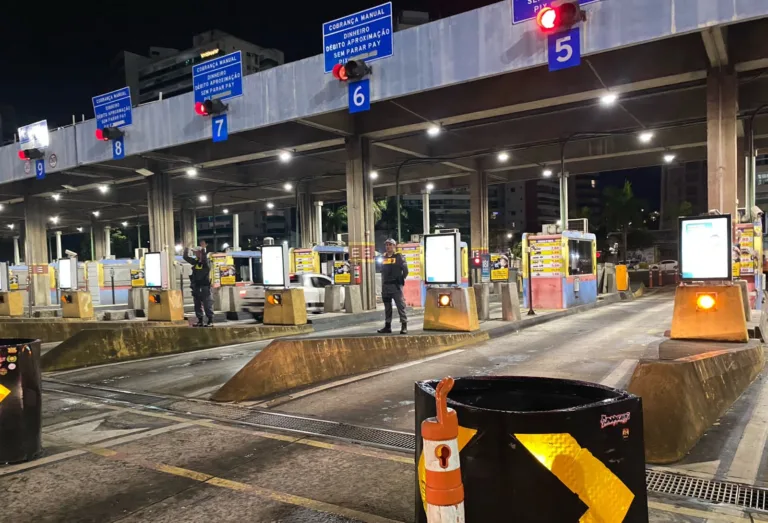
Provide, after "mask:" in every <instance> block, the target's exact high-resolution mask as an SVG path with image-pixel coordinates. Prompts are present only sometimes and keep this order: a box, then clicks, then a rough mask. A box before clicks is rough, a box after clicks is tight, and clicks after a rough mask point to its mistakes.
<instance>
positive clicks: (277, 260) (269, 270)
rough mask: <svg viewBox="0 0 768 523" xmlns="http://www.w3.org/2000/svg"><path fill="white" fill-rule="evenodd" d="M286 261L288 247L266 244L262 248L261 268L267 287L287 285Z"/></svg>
mask: <svg viewBox="0 0 768 523" xmlns="http://www.w3.org/2000/svg"><path fill="white" fill-rule="evenodd" d="M286 261H287V256H286V249H285V248H284V247H283V246H282V245H264V246H263V247H262V248H261V270H262V274H263V276H264V286H265V287H286V286H287V282H286V280H287V277H286V275H287V274H288V267H287V264H286Z"/></svg>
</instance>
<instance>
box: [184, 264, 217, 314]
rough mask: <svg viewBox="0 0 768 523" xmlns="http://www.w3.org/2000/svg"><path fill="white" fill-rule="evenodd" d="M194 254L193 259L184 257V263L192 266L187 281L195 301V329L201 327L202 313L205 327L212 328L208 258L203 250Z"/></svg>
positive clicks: (211, 300)
mask: <svg viewBox="0 0 768 523" xmlns="http://www.w3.org/2000/svg"><path fill="white" fill-rule="evenodd" d="M194 252H195V258H192V257H191V256H188V255H187V254H185V255H184V261H186V262H187V263H189V264H190V265H191V266H192V274H191V275H190V276H189V280H190V282H191V284H192V298H194V301H195V316H197V324H195V327H202V326H203V312H205V316H206V317H207V318H208V322H207V323H206V324H205V326H206V327H213V296H211V266H210V265H209V264H208V257H207V256H206V255H205V251H204V250H203V249H198V250H196V251H194Z"/></svg>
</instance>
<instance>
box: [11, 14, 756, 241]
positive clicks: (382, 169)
mask: <svg viewBox="0 0 768 523" xmlns="http://www.w3.org/2000/svg"><path fill="white" fill-rule="evenodd" d="M511 6H512V2H511V1H505V2H500V3H497V4H494V5H490V6H487V7H484V8H481V9H477V10H474V11H470V12H466V13H463V14H460V15H457V16H454V17H451V18H447V19H442V20H438V21H435V22H432V23H429V24H425V25H422V26H418V27H415V28H411V29H408V30H404V31H400V32H397V33H396V34H394V55H393V56H392V57H389V58H386V59H382V60H378V61H376V62H374V63H372V64H371V66H372V68H373V73H372V75H371V76H370V81H371V97H372V102H373V103H372V105H371V110H370V111H368V112H366V113H360V114H356V115H350V114H349V113H348V94H347V93H348V91H347V86H346V85H345V84H342V83H339V82H338V81H337V80H335V79H334V78H333V77H332V75H330V74H325V73H324V64H323V57H322V55H318V56H314V57H311V58H308V59H305V60H301V61H298V62H294V63H290V64H286V65H283V66H280V67H276V68H274V69H270V70H267V71H263V72H260V73H257V74H252V75H248V76H245V77H244V78H243V96H242V97H239V98H235V99H232V100H229V109H228V113H227V114H228V121H229V123H228V126H229V135H230V136H229V139H228V140H227V141H225V142H220V143H216V144H213V143H211V133H212V129H211V122H210V119H208V118H203V117H201V116H199V115H198V114H196V113H195V110H194V95H193V93H189V94H184V95H180V96H176V97H173V98H169V99H166V100H160V101H157V102H152V103H149V104H145V105H142V106H139V107H136V108H134V110H133V123H132V125H131V126H130V127H128V128H126V129H125V132H126V134H125V150H126V157H125V159H122V160H113V159H112V152H111V149H110V146H109V144H105V142H103V141H98V140H96V139H94V134H95V131H96V121H95V120H87V121H84V122H79V123H77V124H76V125H72V126H68V127H63V128H59V129H56V130H53V131H52V132H51V133H50V145H49V147H48V148H47V149H46V151H45V154H46V158H47V159H48V160H49V161H48V162H47V174H48V176H47V178H46V179H44V180H39V181H35V182H26V180H27V179H29V178H33V177H34V176H35V173H34V171H32V172H28V171H29V169H28V166H26V165H25V162H22V161H19V158H18V156H17V152H18V144H12V145H8V146H6V147H3V148H0V184H3V185H2V187H1V188H0V202H3V203H4V204H5V205H6V206H7V207H8V208H7V209H6V210H5V211H4V217H5V218H7V219H14V218H18V219H23V216H24V212H23V206H22V204H23V201H24V198H25V197H27V196H31V195H47V194H52V193H67V197H66V198H64V199H62V202H59V205H60V212H59V215H60V217H61V221H60V222H59V224H58V227H67V226H70V227H71V226H73V225H76V224H78V223H87V222H89V221H90V220H91V217H90V212H91V211H92V210H95V209H99V210H100V211H101V216H102V220H105V221H108V220H116V219H121V218H131V217H134V216H143V215H146V214H147V198H146V195H147V193H146V183H145V177H147V176H151V175H152V174H156V173H158V172H164V173H170V174H171V175H172V176H174V178H173V198H174V201H175V203H176V204H179V202H184V201H189V202H190V206H191V207H195V206H197V205H198V200H197V199H196V198H195V196H196V195H199V194H201V193H208V194H211V193H213V194H215V201H216V204H217V205H228V206H237V205H242V204H252V205H253V204H255V205H258V204H259V203H263V204H265V203H266V202H267V201H273V202H274V203H275V205H278V206H281V205H282V206H293V205H295V204H296V201H297V196H296V195H295V194H294V193H293V192H289V191H287V190H286V189H285V188H284V187H283V184H284V183H285V182H287V181H290V182H293V183H295V184H296V185H299V184H301V185H302V187H303V188H302V189H301V190H302V191H304V192H306V193H310V194H313V195H315V197H316V198H321V199H323V200H327V201H334V200H343V199H344V198H345V196H346V188H347V187H346V182H345V177H344V174H345V172H346V170H347V169H346V168H347V162H348V160H349V149H348V145H349V138H350V137H353V136H356V137H363V138H364V139H365V140H368V141H369V142H370V144H371V146H372V147H371V153H370V159H369V164H370V165H371V166H372V168H374V169H376V171H377V172H378V174H379V177H378V178H377V180H376V181H375V182H374V183H373V185H374V191H375V193H376V194H378V195H386V194H393V193H394V185H395V179H396V178H399V180H400V182H401V184H403V188H402V191H403V192H408V191H409V184H411V183H414V184H415V183H418V182H422V181H423V180H424V179H430V180H432V181H434V183H435V188H436V189H441V188H449V187H453V186H457V185H466V177H467V176H468V175H469V174H471V173H474V172H476V171H477V170H478V169H479V168H482V169H483V170H485V171H487V172H489V175H490V178H489V183H504V182H508V181H519V180H525V179H533V178H536V177H538V176H540V174H541V171H542V168H546V167H547V166H548V165H552V166H553V168H554V169H557V170H559V163H560V154H561V147H562V144H563V139H564V138H566V137H567V138H568V147H567V154H566V156H567V158H566V163H567V169H568V171H569V172H570V173H571V174H580V173H588V172H596V171H601V170H610V169H619V168H626V167H636V166H643V165H655V164H658V163H659V158H660V156H661V154H662V153H664V152H665V151H677V152H680V153H681V154H684V156H685V158H686V159H690V160H695V159H703V158H706V151H707V89H706V84H707V76H708V71H711V70H713V69H719V68H722V69H727V70H733V71H735V72H736V73H737V75H738V81H739V95H738V96H739V101H738V106H739V111H740V114H741V115H747V114H749V112H750V111H752V110H754V109H755V108H757V107H758V106H760V105H762V103H764V102H765V101H766V99H765V98H764V97H763V98H761V96H762V94H761V93H763V92H765V89H766V86H767V85H768V77H765V76H763V75H762V71H763V70H764V69H767V68H768V42H766V41H765V38H763V37H762V35H764V34H765V33H766V30H768V22H767V21H766V18H765V17H766V16H768V4H766V2H765V1H764V0H697V1H694V0H688V1H675V2H670V1H669V0H621V1H618V0H602V1H599V2H594V3H590V4H587V5H585V6H584V8H585V10H586V11H587V21H586V22H584V23H583V25H582V27H581V33H582V36H581V40H582V45H581V55H582V57H583V62H582V64H581V66H579V67H575V68H572V69H568V70H564V71H558V72H550V71H548V70H547V67H546V64H547V40H546V36H545V35H543V34H542V33H541V32H540V30H539V29H538V27H537V26H536V24H535V22H533V21H529V22H524V23H519V24H513V23H512V9H511ZM607 92H612V93H615V94H617V95H619V97H620V103H621V108H614V109H612V110H605V109H604V108H602V107H600V102H599V98H600V97H601V96H602V95H604V94H605V93H607ZM435 125H437V126H439V128H441V129H442V130H444V131H446V132H444V133H442V136H441V137H440V138H439V139H434V137H430V136H428V135H427V133H425V132H424V131H425V130H426V129H428V128H429V127H430V126H435ZM755 128H756V131H757V132H756V140H757V141H758V143H764V142H765V141H767V140H768V125H766V123H765V122H764V120H763V119H761V118H757V120H756V126H755ZM643 129H651V130H654V132H655V134H656V136H655V138H654V141H653V143H649V144H645V145H642V146H639V145H638V140H637V138H636V136H635V134H634V133H636V132H637V131H640V130H643ZM499 150H508V151H509V152H510V154H511V157H512V161H511V162H509V163H507V164H505V165H498V164H496V163H493V164H491V162H490V159H491V158H494V156H495V153H496V152H497V151H499ZM286 152H288V153H291V154H292V155H293V161H292V162H291V163H290V164H284V163H282V162H280V160H279V158H280V155H281V153H286ZM52 154H53V155H55V156H56V161H55V163H54V162H52V161H50V156H51V155H52ZM491 155H494V156H491ZM427 157H429V158H435V157H439V158H441V161H439V162H431V163H429V164H422V163H418V160H419V159H423V158H427ZM406 162H410V163H406ZM555 166H556V167H555ZM190 168H195V169H197V170H199V171H200V173H199V175H198V176H197V177H196V178H195V179H194V180H190V179H189V178H188V177H186V176H185V173H186V172H187V170H188V169H190ZM397 175H399V176H397ZM22 182H24V183H22ZM104 184H107V185H110V186H114V187H115V189H116V190H113V191H110V193H109V194H106V195H99V194H98V192H96V191H95V190H96V189H97V187H98V186H100V185H104ZM224 187H226V190H222V189H224ZM118 189H119V190H118ZM216 193H218V194H216ZM210 205H211V203H210V201H209V202H208V203H207V204H204V205H200V206H201V207H209V206H210Z"/></svg>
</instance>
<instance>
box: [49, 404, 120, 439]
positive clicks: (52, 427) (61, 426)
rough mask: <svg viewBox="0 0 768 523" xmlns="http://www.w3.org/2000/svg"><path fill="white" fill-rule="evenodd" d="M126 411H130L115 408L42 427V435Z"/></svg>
mask: <svg viewBox="0 0 768 523" xmlns="http://www.w3.org/2000/svg"><path fill="white" fill-rule="evenodd" d="M127 410H130V409H127V408H125V407H117V408H113V409H110V410H108V411H107V412H100V413H98V414H91V415H90V416H83V417H82V418H78V419H71V420H69V421H62V422H61V423H56V424H54V425H46V426H45V427H43V433H44V434H47V433H49V432H56V431H57V430H61V429H65V428H67V427H71V426H73V425H79V424H80V423H86V422H88V421H95V420H99V419H103V418H108V417H109V416H112V415H114V414H117V413H118V412H124V411H127Z"/></svg>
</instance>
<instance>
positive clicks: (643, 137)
mask: <svg viewBox="0 0 768 523" xmlns="http://www.w3.org/2000/svg"><path fill="white" fill-rule="evenodd" d="M637 139H638V140H640V142H641V143H651V140H653V133H652V132H651V131H643V132H642V133H640V134H639V135H638V136H637Z"/></svg>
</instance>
